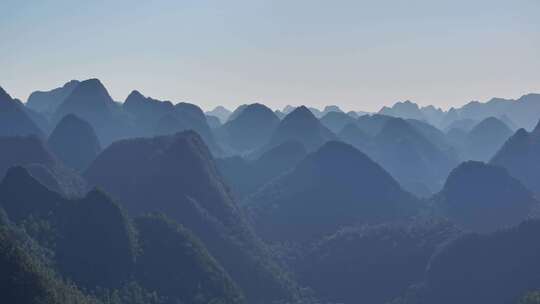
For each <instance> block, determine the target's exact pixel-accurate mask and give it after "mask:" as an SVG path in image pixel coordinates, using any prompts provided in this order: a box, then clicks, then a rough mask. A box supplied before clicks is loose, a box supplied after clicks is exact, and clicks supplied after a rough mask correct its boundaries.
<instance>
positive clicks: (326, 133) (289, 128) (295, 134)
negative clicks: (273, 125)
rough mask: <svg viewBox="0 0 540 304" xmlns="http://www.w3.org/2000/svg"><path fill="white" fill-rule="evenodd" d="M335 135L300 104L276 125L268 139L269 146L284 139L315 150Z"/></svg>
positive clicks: (282, 141)
mask: <svg viewBox="0 0 540 304" xmlns="http://www.w3.org/2000/svg"><path fill="white" fill-rule="evenodd" d="M335 138H336V136H335V135H334V134H333V133H332V131H330V130H329V129H328V128H326V127H325V126H323V125H322V123H321V122H320V121H319V120H318V119H317V117H315V115H314V114H313V113H312V112H311V111H310V110H309V109H308V108H307V107H305V106H300V107H298V108H296V109H294V111H292V112H291V113H289V114H288V115H287V116H285V117H284V118H283V120H282V121H281V122H280V124H279V125H278V127H277V129H276V131H275V132H274V134H273V135H272V139H271V140H270V147H273V146H276V145H278V144H281V143H284V142H286V141H298V142H301V143H302V144H303V145H304V146H305V147H306V148H307V149H308V150H310V151H312V150H316V149H317V148H319V147H320V146H322V145H323V144H324V143H325V142H327V141H329V140H332V139H335Z"/></svg>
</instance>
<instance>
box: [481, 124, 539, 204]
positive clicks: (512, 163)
mask: <svg viewBox="0 0 540 304" xmlns="http://www.w3.org/2000/svg"><path fill="white" fill-rule="evenodd" d="M490 163H492V164H494V165H497V166H501V167H504V168H506V169H507V170H508V172H509V173H510V174H511V175H512V176H514V177H516V178H517V179H519V180H520V181H521V182H522V183H523V184H524V185H525V186H526V187H527V188H529V189H530V190H532V191H534V192H535V193H536V195H539V194H540V123H539V124H538V125H537V126H536V128H535V129H534V130H533V131H532V132H530V133H529V132H527V131H525V130H524V129H519V130H518V131H517V132H516V133H514V135H512V136H511V137H510V138H509V139H508V140H507V141H506V143H504V145H503V146H502V148H501V149H500V150H499V151H498V152H497V153H496V154H495V156H494V157H493V158H492V159H491V161H490Z"/></svg>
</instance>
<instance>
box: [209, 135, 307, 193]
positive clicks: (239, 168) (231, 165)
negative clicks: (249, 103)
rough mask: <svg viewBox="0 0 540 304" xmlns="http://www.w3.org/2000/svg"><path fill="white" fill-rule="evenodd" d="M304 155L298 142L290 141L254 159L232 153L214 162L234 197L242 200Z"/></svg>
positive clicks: (288, 168) (292, 165) (297, 161)
mask: <svg viewBox="0 0 540 304" xmlns="http://www.w3.org/2000/svg"><path fill="white" fill-rule="evenodd" d="M306 155H307V151H306V149H305V148H304V146H303V145H302V144H301V143H299V142H294V141H291V142H285V143H283V144H281V145H279V146H276V147H274V148H272V149H270V150H268V151H267V152H265V153H263V154H262V155H261V156H260V157H259V158H257V159H255V160H246V159H243V158H242V157H239V156H234V157H228V158H224V159H218V160H217V165H218V168H219V170H220V172H221V173H222V174H223V177H224V179H225V181H226V182H227V184H228V185H229V186H230V187H231V189H232V191H233V193H234V194H235V196H236V197H237V198H239V199H242V198H244V197H245V196H247V195H249V194H251V193H254V192H255V191H256V190H258V189H259V188H260V187H262V186H263V185H264V184H266V183H268V182H270V181H271V180H272V179H274V178H276V177H278V176H279V175H281V174H283V173H285V172H286V171H289V170H291V169H292V168H294V166H296V165H297V164H298V163H299V162H300V161H301V160H302V159H304V157H305V156H306Z"/></svg>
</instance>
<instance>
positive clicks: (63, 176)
mask: <svg viewBox="0 0 540 304" xmlns="http://www.w3.org/2000/svg"><path fill="white" fill-rule="evenodd" d="M0 151H2V153H0V179H1V178H3V176H4V175H5V174H6V172H7V171H8V169H9V168H11V167H13V166H24V167H25V168H27V169H28V170H30V171H31V172H32V175H33V176H35V177H36V178H38V179H39V180H40V182H41V183H43V184H45V185H47V186H49V187H51V188H52V189H54V190H58V189H59V190H60V191H61V192H62V193H64V194H66V195H70V196H80V195H82V194H83V193H84V192H85V191H86V183H85V182H84V180H83V179H82V178H81V177H80V176H79V175H77V174H76V173H75V172H74V171H72V170H71V169H68V168H66V167H65V166H64V165H63V164H62V163H61V162H59V161H58V160H57V159H56V157H54V156H53V154H52V153H51V152H50V150H49V149H48V148H47V147H46V146H45V144H44V143H43V142H42V141H41V140H40V139H39V138H37V137H34V136H29V137H0Z"/></svg>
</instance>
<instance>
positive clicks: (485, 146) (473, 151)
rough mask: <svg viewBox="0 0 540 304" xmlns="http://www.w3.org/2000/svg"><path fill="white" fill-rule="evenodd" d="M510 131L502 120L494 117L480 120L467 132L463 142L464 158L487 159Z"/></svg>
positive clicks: (498, 147) (506, 137)
mask: <svg viewBox="0 0 540 304" xmlns="http://www.w3.org/2000/svg"><path fill="white" fill-rule="evenodd" d="M512 133H513V132H512V130H510V128H509V127H508V126H507V125H506V124H505V123H504V122H502V121H501V120H499V119H497V118H495V117H488V118H486V119H484V120H482V121H481V122H480V123H478V124H477V125H476V126H474V128H472V130H471V131H470V132H469V134H467V138H466V139H465V141H466V142H465V143H464V147H465V148H464V149H465V153H466V158H467V159H471V160H479V161H489V160H490V159H491V158H492V157H493V156H494V155H495V153H496V152H497V151H498V150H499V149H500V148H501V147H502V145H503V144H504V142H505V141H506V140H507V139H508V138H509V137H510V136H511V135H512Z"/></svg>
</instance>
